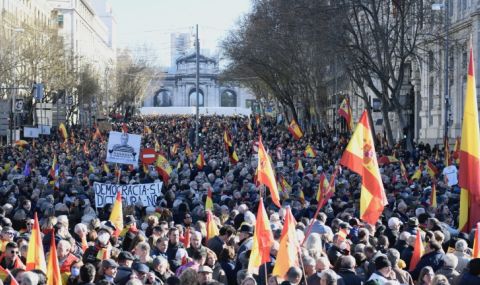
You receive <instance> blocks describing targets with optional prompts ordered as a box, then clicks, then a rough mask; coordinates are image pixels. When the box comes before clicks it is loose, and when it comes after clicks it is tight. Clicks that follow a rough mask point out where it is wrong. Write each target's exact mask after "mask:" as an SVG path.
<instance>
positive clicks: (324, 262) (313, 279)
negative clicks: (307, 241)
mask: <svg viewBox="0 0 480 285" xmlns="http://www.w3.org/2000/svg"><path fill="white" fill-rule="evenodd" d="M328 268H330V261H329V260H328V258H327V257H326V256H321V257H319V258H317V263H316V265H315V269H316V271H317V273H316V274H313V275H311V276H310V277H307V283H308V284H318V283H319V282H320V277H321V273H322V272H323V271H324V270H326V269H328Z"/></svg>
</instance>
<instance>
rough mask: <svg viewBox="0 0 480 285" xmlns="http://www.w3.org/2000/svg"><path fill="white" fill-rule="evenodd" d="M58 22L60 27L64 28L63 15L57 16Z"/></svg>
mask: <svg viewBox="0 0 480 285" xmlns="http://www.w3.org/2000/svg"><path fill="white" fill-rule="evenodd" d="M57 24H58V27H59V28H63V15H58V16H57Z"/></svg>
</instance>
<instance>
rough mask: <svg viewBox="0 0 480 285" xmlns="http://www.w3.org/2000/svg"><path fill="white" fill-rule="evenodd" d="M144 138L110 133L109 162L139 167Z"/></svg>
mask: <svg viewBox="0 0 480 285" xmlns="http://www.w3.org/2000/svg"><path fill="white" fill-rule="evenodd" d="M141 141H142V136H140V135H133V134H127V133H120V132H110V134H109V136H108V145H107V161H108V162H113V163H122V164H132V165H134V166H137V164H138V157H139V155H140V142H141Z"/></svg>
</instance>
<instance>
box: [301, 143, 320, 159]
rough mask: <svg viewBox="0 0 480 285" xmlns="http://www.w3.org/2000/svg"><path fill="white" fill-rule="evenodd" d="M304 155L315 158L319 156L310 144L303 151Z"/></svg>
mask: <svg viewBox="0 0 480 285" xmlns="http://www.w3.org/2000/svg"><path fill="white" fill-rule="evenodd" d="M303 155H304V156H305V157H309V158H314V157H317V151H316V150H315V149H314V148H313V147H312V146H311V145H310V144H308V145H307V147H306V148H305V151H304V152H303Z"/></svg>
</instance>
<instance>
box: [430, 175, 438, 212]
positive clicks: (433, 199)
mask: <svg viewBox="0 0 480 285" xmlns="http://www.w3.org/2000/svg"><path fill="white" fill-rule="evenodd" d="M430 207H432V208H436V207H437V185H436V182H435V181H433V183H432V192H431V193H430Z"/></svg>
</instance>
